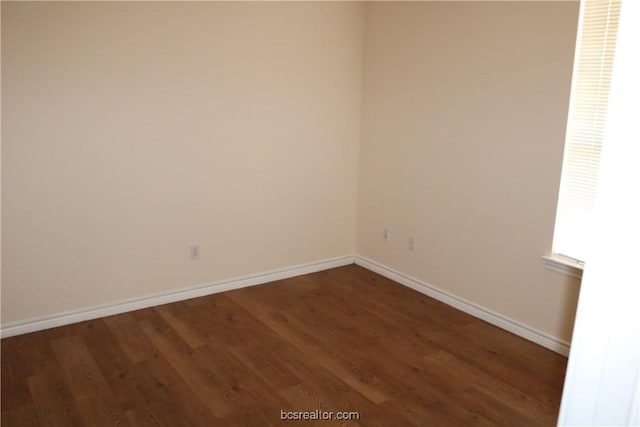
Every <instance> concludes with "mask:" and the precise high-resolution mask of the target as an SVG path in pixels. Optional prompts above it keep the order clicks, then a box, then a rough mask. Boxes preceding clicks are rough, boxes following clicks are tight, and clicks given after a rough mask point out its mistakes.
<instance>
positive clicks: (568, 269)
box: [542, 254, 584, 279]
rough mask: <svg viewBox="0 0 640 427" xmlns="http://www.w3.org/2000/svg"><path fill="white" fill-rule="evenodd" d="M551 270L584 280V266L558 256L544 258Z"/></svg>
mask: <svg viewBox="0 0 640 427" xmlns="http://www.w3.org/2000/svg"><path fill="white" fill-rule="evenodd" d="M542 259H544V262H545V264H546V266H547V268H548V269H549V270H553V271H555V272H558V273H561V274H564V275H567V276H571V277H576V278H578V279H582V270H583V269H584V264H583V263H579V262H576V261H574V260H572V259H568V258H564V257H562V256H558V255H553V254H552V255H545V256H543V257H542Z"/></svg>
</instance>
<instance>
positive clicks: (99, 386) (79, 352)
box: [51, 337, 129, 426]
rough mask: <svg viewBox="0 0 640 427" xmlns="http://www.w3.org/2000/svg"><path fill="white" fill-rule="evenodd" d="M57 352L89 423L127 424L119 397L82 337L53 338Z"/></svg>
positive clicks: (80, 409) (67, 379)
mask: <svg viewBox="0 0 640 427" xmlns="http://www.w3.org/2000/svg"><path fill="white" fill-rule="evenodd" d="M51 345H52V346H53V350H54V353H55V354H56V357H57V360H58V362H59V363H60V366H61V367H62V371H63V374H64V376H65V378H66V381H67V383H68V385H69V388H70V389H71V391H72V393H73V394H74V395H75V396H76V404H77V406H78V409H79V411H80V413H81V415H82V417H83V419H84V420H85V421H86V423H87V424H89V425H92V426H103V425H104V426H110V425H114V424H115V425H122V426H128V425H129V423H128V422H127V419H126V416H125V415H124V413H123V411H122V410H121V409H120V405H119V404H118V401H117V398H116V397H115V396H114V394H113V391H112V390H111V388H110V387H109V385H108V383H107V381H106V380H105V379H104V377H103V375H102V373H101V372H100V369H99V368H98V366H97V365H96V363H95V361H94V360H93V357H92V356H91V353H90V352H89V350H88V349H87V347H86V345H85V343H84V342H83V341H82V339H81V338H79V337H68V338H61V339H56V340H54V341H53V342H52V343H51Z"/></svg>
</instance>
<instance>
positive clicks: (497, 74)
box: [357, 2, 579, 341]
mask: <svg viewBox="0 0 640 427" xmlns="http://www.w3.org/2000/svg"><path fill="white" fill-rule="evenodd" d="M578 12H579V4H578V3H577V2H553V3H550V2H466V3H465V2H448V3H447V2H406V3H395V4H392V3H385V2H381V3H369V4H368V5H367V8H366V13H365V56H364V61H365V62H364V81H363V84H364V91H363V107H362V114H363V117H362V123H363V126H362V141H361V157H360V179H359V197H358V236H357V253H358V254H359V255H362V256H365V257H367V258H369V259H371V260H373V261H376V262H378V263H380V264H383V265H386V266H388V267H390V268H393V269H395V270H397V271H400V272H402V273H404V274H407V275H409V276H411V277H414V278H416V279H418V280H421V281H423V282H426V283H429V284H430V285H432V286H435V287H437V288H440V289H442V290H444V291H446V292H449V293H451V294H453V295H456V296H458V297H461V298H464V299H466V300H469V301H472V302H474V303H475V304H478V305H480V306H483V307H485V308H488V309H490V310H493V311H495V312H497V313H500V314H501V315H503V316H507V317H510V318H511V319H514V320H516V321H517V322H520V323H523V324H525V325H528V326H529V327H531V328H534V329H537V330H539V331H541V332H543V333H546V334H549V335H551V336H553V337H556V338H558V339H560V340H565V341H569V340H570V337H571V329H572V325H573V319H574V315H575V309H576V301H577V294H578V290H579V283H578V281H577V280H576V279H573V278H571V277H568V276H564V275H562V274H559V273H556V272H553V271H549V270H547V269H546V268H545V264H544V262H543V260H542V259H541V256H542V255H545V254H547V253H548V252H549V250H550V248H551V242H552V235H553V224H554V217H555V207H556V201H557V191H558V183H559V180H560V170H561V161H562V150H563V144H564V135H565V128H566V117H567V110H568V104H569V93H570V84H571V72H572V65H573V53H574V48H575V37H576V30H577V23H578ZM383 228H387V229H388V230H389V232H390V233H389V240H388V241H386V242H385V241H384V240H383V239H382V230H383ZM409 236H414V237H415V250H414V251H409V250H408V248H407V239H408V237H409Z"/></svg>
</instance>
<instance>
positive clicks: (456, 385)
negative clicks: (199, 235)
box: [2, 265, 567, 427]
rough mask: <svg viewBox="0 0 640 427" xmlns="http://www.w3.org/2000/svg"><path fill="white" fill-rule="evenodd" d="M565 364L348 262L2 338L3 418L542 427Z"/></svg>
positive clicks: (23, 421) (550, 418)
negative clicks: (340, 416)
mask: <svg viewBox="0 0 640 427" xmlns="http://www.w3.org/2000/svg"><path fill="white" fill-rule="evenodd" d="M566 362H567V360H566V358H565V357H563V356H560V355H558V354H555V353H553V352H551V351H549V350H547V349H544V348H542V347H540V346H538V345H536V344H533V343H531V342H529V341H526V340H524V339H522V338H519V337H517V336H515V335H512V334H510V333H508V332H505V331H503V330H501V329H498V328H496V327H494V326H491V325H489V324H487V323H485V322H483V321H480V320H478V319H475V318H474V317H471V316H469V315H467V314H464V313H462V312H460V311H457V310H455V309H453V308H451V307H449V306H447V305H444V304H442V303H440V302H437V301H435V300H433V299H431V298H429V297H426V296H424V295H422V294H419V293H417V292H415V291H413V290H411V289H408V288H406V287H403V286H401V285H398V284H396V283H394V282H392V281H390V280H388V279H386V278H383V277H381V276H379V275H377V274H375V273H372V272H369V271H367V270H364V269H362V268H360V267H357V266H354V265H352V266H347V267H342V268H337V269H333V270H328V271H323V272H320V273H314V274H310V275H306V276H300V277H296V278H293V279H288V280H282V281H279V282H274V283H270V284H267V285H262V286H256V287H251V288H246V289H242V290H238V291H233V292H226V293H222V294H216V295H211V296H208V297H203V298H197V299H192V300H188V301H182V302H178V303H174V304H168V305H164V306H159V307H155V308H150V309H146V310H140V311H136V312H131V313H126V314H121V315H117V316H111V317H107V318H102V319H98V320H92V321H88V322H83V323H79V324H75V325H69V326H64V327H60V328H55V329H50V330H47V331H42V332H36V333H32V334H27V335H22V336H17V337H11V338H7V339H4V340H2V426H3V427H10V426H73V425H84V426H103V425H104V426H115V425H121V426H238V427H248V426H277V425H288V426H293V425H303V426H329V425H341V426H385V427H399V426H458V425H460V426H488V425H506V426H552V425H555V422H556V417H557V413H558V408H559V402H560V395H561V391H562V383H563V379H564V374H565V368H566ZM315 410H320V411H332V412H334V413H337V412H350V411H352V412H357V413H358V415H359V419H353V420H351V421H344V420H343V421H338V420H333V421H326V420H304V421H303V420H298V421H292V420H281V411H286V412H289V411H315ZM314 414H317V413H315V412H314V413H312V414H311V416H313V415H314Z"/></svg>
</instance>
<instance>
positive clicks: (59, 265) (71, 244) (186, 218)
mask: <svg viewBox="0 0 640 427" xmlns="http://www.w3.org/2000/svg"><path fill="white" fill-rule="evenodd" d="M362 43H363V5H361V4H356V3H297V4H291V3H260V4H258V3H173V2H167V3H115V4H114V3H111V4H108V3H7V2H2V87H3V91H2V107H3V108H2V124H3V127H2V143H3V145H2V150H3V152H2V197H3V205H2V207H3V212H2V249H3V254H2V255H3V257H2V258H3V259H2V261H3V262H2V323H3V324H6V323H7V322H14V321H20V320H25V319H30V318H34V317H37V316H44V315H51V314H55V313H59V312H62V311H65V310H72V309H82V308H86V307H90V306H93V305H98V304H107V303H111V302H114V301H120V300H126V299H130V298H134V297H141V296H147V295H150V294H155V293H161V292H167V291H171V290H176V289H180V288H186V287H190V286H195V285H200V284H204V283H208V282H211V281H217V280H222V279H226V278H234V277H238V276H242V275H246V274H251V273H257V272H262V271H266V270H271V269H276V268H280V267H286V266H291V265H297V264H301V263H305V262H310V261H318V260H322V259H326V258H331V257H336V256H341V255H345V254H352V253H353V252H354V249H355V218H356V191H357V162H358V144H359V133H360V100H361V86H362V85H361V76H362V70H361V67H362ZM193 243H199V244H200V245H201V259H199V260H197V261H192V260H190V258H189V252H188V248H189V245H191V244H193Z"/></svg>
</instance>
